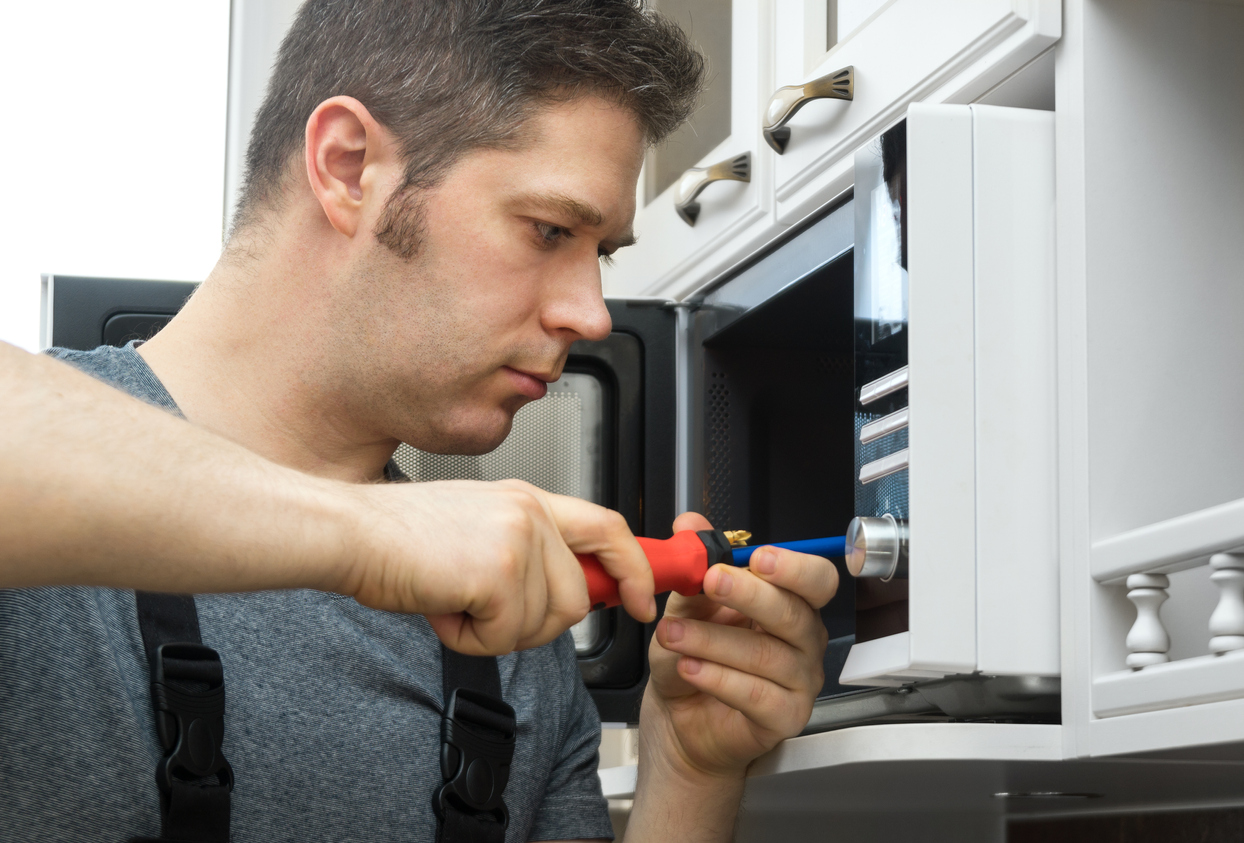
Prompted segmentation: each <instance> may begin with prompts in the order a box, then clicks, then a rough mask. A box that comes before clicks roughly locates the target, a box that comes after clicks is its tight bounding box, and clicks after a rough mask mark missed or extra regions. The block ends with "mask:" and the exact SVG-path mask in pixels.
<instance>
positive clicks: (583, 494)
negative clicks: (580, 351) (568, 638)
mask: <svg viewBox="0 0 1244 843" xmlns="http://www.w3.org/2000/svg"><path fill="white" fill-rule="evenodd" d="M604 413H605V395H604V389H603V387H602V385H601V383H600V381H599V380H597V379H596V378H595V377H594V376H592V375H589V374H583V373H579V372H566V373H564V374H563V375H562V376H561V379H560V380H558V381H557V382H556V383H551V384H549V391H548V394H546V395H545V396H544V397H543V398H541V399H540V400H539V401H533V402H531V403H530V404H528V405H527V406H525V407H523V409H521V410H519V411H518V412H517V413H516V414H515V415H514V426H513V427H512V428H511V429H510V435H509V436H507V437H506V438H505V441H504V442H502V443H501V445H500V446H499V447H498V448H497V449H496V450H495V451H492V452H491V453H488V454H482V455H480V456H461V455H457V454H430V453H428V452H427V451H421V450H419V449H418V448H412V447H411V446H409V445H401V446H400V447H399V448H398V449H397V452H396V453H395V454H394V455H393V460H394V461H395V462H396V463H397V465H398V468H400V469H401V470H402V473H403V474H405V475H406V476H407V477H409V478H410V479H411V480H414V481H415V482H417V483H418V482H426V481H431V480H510V479H517V480H526V481H527V482H528V483H531V484H532V485H533V486H539V487H540V488H541V489H544V490H545V491H546V492H553V493H554V494H558V495H571V496H573V497H576V498H584V499H585V500H589V501H592V502H593V503H604V502H605V489H604V465H603V462H602V460H603V454H604V445H605V443H604V442H603V441H602V436H603V435H604V417H605V416H604ZM570 633H571V635H573V636H574V642H575V651H576V652H577V653H578V654H579V655H581V656H585V655H590V654H592V653H594V652H596V651H598V650H599V649H601V647H602V646H603V645H604V644H605V643H606V641H605V639H606V636H607V634H608V628H607V624H605V623H604V619H603V617H602V615H601V613H600V612H592V613H591V614H589V615H588V616H587V617H586V618H584V619H583V620H582V621H580V622H579V623H577V624H575V625H574V626H572V627H571V628H570Z"/></svg>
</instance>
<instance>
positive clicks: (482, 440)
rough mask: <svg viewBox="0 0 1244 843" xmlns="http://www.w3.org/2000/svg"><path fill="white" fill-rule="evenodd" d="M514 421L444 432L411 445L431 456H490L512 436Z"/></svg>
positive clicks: (508, 420) (509, 420)
mask: <svg viewBox="0 0 1244 843" xmlns="http://www.w3.org/2000/svg"><path fill="white" fill-rule="evenodd" d="M512 427H513V420H512V419H507V420H506V422H505V424H504V425H503V426H500V427H496V426H491V427H489V428H488V429H478V430H473V431H464V430H463V429H461V428H458V429H456V430H453V431H442V432H440V434H439V435H437V436H435V437H434V438H432V439H429V440H427V441H424V442H420V443H418V444H416V443H413V442H412V443H411V444H412V445H414V446H415V447H416V448H418V449H419V450H421V451H426V452H428V453H429V454H446V455H455V456H464V457H477V456H480V455H482V454H488V453H491V452H493V451H495V450H497V448H498V447H500V445H501V443H502V442H504V441H505V438H506V437H507V436H509V435H510V429H511V428H512Z"/></svg>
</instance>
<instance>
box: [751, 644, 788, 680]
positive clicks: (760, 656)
mask: <svg viewBox="0 0 1244 843" xmlns="http://www.w3.org/2000/svg"><path fill="white" fill-rule="evenodd" d="M752 659H753V663H754V664H755V667H756V671H757V673H758V674H759V675H761V676H769V675H771V674H772V672H773V670H774V669H775V668H776V667H778V666H779V664H780V662H781V660H782V653H781V652H780V649H779V647H778V646H777V642H776V641H774V639H773V638H772V637H771V636H769V635H757V636H756V644H755V648H754V653H753V656H752Z"/></svg>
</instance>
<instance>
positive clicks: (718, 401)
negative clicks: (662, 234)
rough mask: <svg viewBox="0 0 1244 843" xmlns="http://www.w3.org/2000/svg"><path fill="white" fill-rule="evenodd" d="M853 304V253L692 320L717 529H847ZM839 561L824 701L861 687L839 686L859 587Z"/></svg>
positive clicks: (761, 534) (703, 495)
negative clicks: (755, 298) (748, 303)
mask: <svg viewBox="0 0 1244 843" xmlns="http://www.w3.org/2000/svg"><path fill="white" fill-rule="evenodd" d="M778 271H779V270H778V268H777V267H775V268H774V270H773V272H775V273H776V272H778ZM784 280H789V279H782V278H781V277H780V276H776V275H771V276H770V277H769V278H768V281H769V282H770V283H771V284H772V286H775V287H777V286H780V285H781V284H782V282H783V281H784ZM726 292H727V294H728V291H726ZM719 298H721V297H719ZM852 301H853V271H852V258H851V252H850V251H849V250H847V251H846V252H844V253H841V254H839V255H838V256H837V257H836V259H832V260H829V261H827V262H825V263H824V264H822V265H820V266H817V267H815V268H814V269H813V270H812V271H811V272H809V273H807V274H806V275H805V276H804V277H802V278H799V279H798V280H797V281H796V282H795V283H791V284H787V285H786V286H784V287H781V289H780V290H779V291H778V292H777V293H776V294H774V295H772V296H771V297H769V298H767V299H765V300H764V301H763V302H761V303H760V304H757V305H755V306H753V307H748V308H746V309H745V310H740V309H739V308H737V307H728V306H727V307H722V306H720V305H717V304H716V303H715V302H714V301H712V300H707V299H706V301H705V302H704V306H703V307H702V309H701V310H699V311H697V312H696V313H695V329H696V332H697V333H699V334H702V338H701V339H700V341H699V342H698V343H697V346H698V348H697V349H696V351H697V354H696V356H698V357H699V358H700V359H699V361H697V362H698V363H699V365H698V366H694V364H693V366H694V367H695V368H697V369H699V378H698V380H699V389H698V392H699V401H698V405H699V407H698V409H699V413H698V416H699V419H698V421H699V424H697V425H696V427H697V428H698V429H699V430H700V431H702V433H701V436H700V440H701V441H700V442H699V443H698V444H699V447H698V448H696V449H695V450H697V451H698V452H699V460H697V462H698V465H697V466H696V468H695V471H694V472H693V476H694V478H695V480H696V481H698V482H697V483H696V484H695V485H697V486H698V490H697V491H698V495H696V493H695V492H693V495H696V497H698V498H699V501H698V503H699V506H698V507H696V508H699V509H701V511H702V512H703V513H704V514H705V516H706V517H707V518H708V519H709V520H710V521H711V522H712V523H713V525H714V526H716V527H718V528H719V529H731V530H747V531H749V532H750V533H751V534H752V538H751V540H750V541H749V544H753V545H760V544H764V543H768V542H781V541H794V540H799V539H810V538H820V537H823V536H839V535H842V534H843V533H844V532H845V530H846V527H847V524H848V523H849V522H850V521H851V518H852V517H853V516H854V514H855V511H854V510H855V503H854V494H855V490H854V483H853V482H852V478H853V475H854V465H855V450H854V448H853V446H852V443H853V440H854V433H855V431H854V426H855V422H854V412H853V407H854V404H855V398H854V394H855V389H854V365H853V334H852V331H853V327H852V321H853V320H852ZM722 323H725V324H722ZM834 562H835V565H837V567H838V574H839V587H838V593H837V595H836V596H835V597H834V599H833V600H832V601H830V603H829V604H828V605H827V606H826V607H825V608H824V609H823V610H822V612H821V616H822V619H823V620H824V622H825V626H826V629H827V630H828V632H829V638H830V642H829V646H828V649H827V651H826V656H825V665H824V667H825V677H826V679H825V686H824V688H823V689H822V691H821V693H820V696H821V697H823V698H824V697H831V696H834V695H837V694H841V693H844V692H848V691H852V690H856V689H854V688H850V687H846V686H842V685H839V684H838V681H837V677H838V676H839V674H840V673H841V670H842V664H843V662H844V661H845V660H846V657H847V653H848V652H849V651H850V649H851V645H852V644H853V643H854V642H855V636H856V628H857V620H856V609H857V592H856V581H855V580H854V579H853V578H852V577H851V576H850V574H848V573H847V571H846V568H845V567H844V565H843V560H841V559H837V560H834Z"/></svg>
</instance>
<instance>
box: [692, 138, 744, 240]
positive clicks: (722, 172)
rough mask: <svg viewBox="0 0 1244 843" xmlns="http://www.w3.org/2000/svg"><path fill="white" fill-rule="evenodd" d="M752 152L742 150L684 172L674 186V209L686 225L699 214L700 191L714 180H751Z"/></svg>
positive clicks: (693, 220) (693, 223)
mask: <svg viewBox="0 0 1244 843" xmlns="http://www.w3.org/2000/svg"><path fill="white" fill-rule="evenodd" d="M751 180H752V154H751V153H750V152H744V153H743V154H741V155H736V156H734V157H733V158H727V159H726V160H725V161H718V162H717V163H716V164H713V165H712V166H711V167H692V168H691V169H689V170H687V171H686V172H684V173H683V174H682V175H681V176H680V177H679V178H678V183H677V185H676V186H675V187H674V210H675V211H677V212H678V216H680V217H682V221H683V222H685V223H686V224H687V225H695V221H696V218H697V217H699V216H700V203H699V202H697V201H695V199H696V197H697V196H699V195H700V191H701V190H703V189H704V188H706V187H708V186H709V185H710V184H711V183H713V182H715V181H751Z"/></svg>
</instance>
